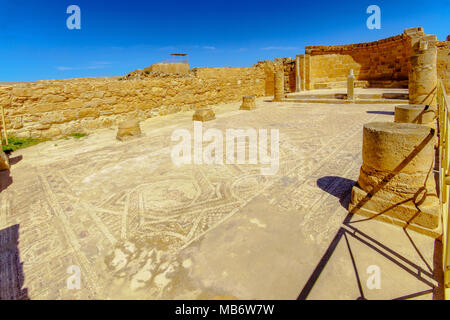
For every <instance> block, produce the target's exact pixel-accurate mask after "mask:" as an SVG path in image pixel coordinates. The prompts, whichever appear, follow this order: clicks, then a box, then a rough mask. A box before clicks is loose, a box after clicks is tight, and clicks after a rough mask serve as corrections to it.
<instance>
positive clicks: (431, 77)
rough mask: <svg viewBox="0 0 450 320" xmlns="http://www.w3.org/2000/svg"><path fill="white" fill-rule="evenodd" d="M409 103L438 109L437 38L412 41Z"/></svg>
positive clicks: (429, 37)
mask: <svg viewBox="0 0 450 320" xmlns="http://www.w3.org/2000/svg"><path fill="white" fill-rule="evenodd" d="M411 44H412V49H413V54H412V55H411V58H410V62H411V69H410V73H409V103H410V104H425V105H429V106H432V107H433V108H434V107H436V91H437V70H436V63H437V48H436V36H433V35H431V36H422V37H418V38H413V39H412V41H411Z"/></svg>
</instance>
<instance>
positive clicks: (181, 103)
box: [0, 66, 265, 137]
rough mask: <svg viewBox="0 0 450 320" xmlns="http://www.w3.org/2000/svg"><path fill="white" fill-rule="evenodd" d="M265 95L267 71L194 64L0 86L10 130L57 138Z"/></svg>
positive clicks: (255, 68) (254, 68)
mask: <svg viewBox="0 0 450 320" xmlns="http://www.w3.org/2000/svg"><path fill="white" fill-rule="evenodd" d="M264 94H265V73H264V70H263V69H262V68H260V67H258V66H255V67H250V68H198V69H193V70H192V71H191V72H190V73H189V74H178V75H177V74H157V73H154V74H153V73H152V74H149V75H147V76H146V77H145V78H143V79H140V80H139V79H128V80H119V78H118V77H111V78H81V79H68V80H48V81H37V82H32V83H23V84H15V85H10V86H0V104H2V105H3V106H4V107H5V113H6V125H7V129H8V134H9V135H15V136H21V137H30V136H32V137H57V136H63V135H66V134H69V133H74V132H89V131H91V130H94V129H97V128H105V127H110V126H112V125H116V124H117V123H118V122H119V121H123V120H128V119H139V120H143V119H146V118H149V117H155V116H163V115H166V114H170V113H175V112H178V111H182V110H192V109H195V108H199V107H202V106H206V105H214V104H218V103H225V102H231V101H240V100H241V99H242V97H243V96H247V95H254V96H263V95H264Z"/></svg>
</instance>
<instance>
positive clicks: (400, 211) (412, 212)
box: [348, 184, 442, 238]
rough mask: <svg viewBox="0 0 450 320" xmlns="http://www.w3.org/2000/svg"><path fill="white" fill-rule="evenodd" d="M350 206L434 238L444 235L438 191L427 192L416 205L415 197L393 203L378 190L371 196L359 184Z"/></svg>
mask: <svg viewBox="0 0 450 320" xmlns="http://www.w3.org/2000/svg"><path fill="white" fill-rule="evenodd" d="M348 210H349V212H350V213H354V214H358V215H361V216H364V217H369V218H370V219H375V220H379V221H383V222H387V223H390V224H393V225H397V226H400V227H402V228H404V229H408V230H413V231H416V232H419V233H422V234H425V235H427V236H430V237H433V238H438V237H440V236H441V235H442V223H441V219H440V215H439V198H438V197H437V195H429V196H427V197H426V199H425V200H424V201H423V203H421V204H420V205H417V206H416V205H415V204H414V203H413V201H412V200H409V201H404V202H400V203H394V202H392V201H390V200H389V199H386V198H382V197H380V196H378V195H376V194H375V195H373V196H371V195H369V194H368V193H367V192H365V191H364V190H362V189H361V188H360V187H359V186H358V185H357V184H356V185H355V186H354V187H353V189H352V195H351V200H350V204H349V207H348Z"/></svg>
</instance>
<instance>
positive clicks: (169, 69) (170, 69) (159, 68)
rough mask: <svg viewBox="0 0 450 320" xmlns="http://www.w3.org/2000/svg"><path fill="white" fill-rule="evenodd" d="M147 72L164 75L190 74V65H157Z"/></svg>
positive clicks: (163, 63)
mask: <svg viewBox="0 0 450 320" xmlns="http://www.w3.org/2000/svg"><path fill="white" fill-rule="evenodd" d="M145 70H149V71H154V72H164V73H188V72H189V63H181V62H171V63H165V62H161V63H155V64H152V65H151V66H150V67H148V68H145Z"/></svg>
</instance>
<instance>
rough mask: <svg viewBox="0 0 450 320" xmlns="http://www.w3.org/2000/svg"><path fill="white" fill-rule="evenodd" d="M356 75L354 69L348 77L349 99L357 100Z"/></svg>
mask: <svg viewBox="0 0 450 320" xmlns="http://www.w3.org/2000/svg"><path fill="white" fill-rule="evenodd" d="M354 91H355V75H354V74H353V69H350V72H349V73H348V77H347V99H348V100H352V101H353V100H355V95H354Z"/></svg>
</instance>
